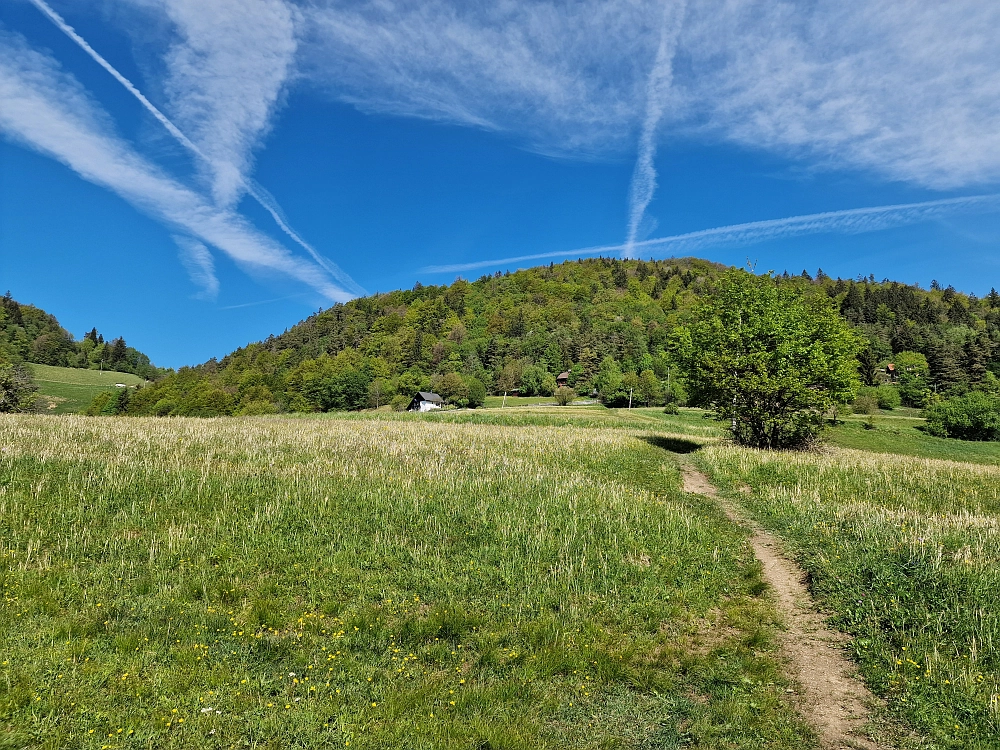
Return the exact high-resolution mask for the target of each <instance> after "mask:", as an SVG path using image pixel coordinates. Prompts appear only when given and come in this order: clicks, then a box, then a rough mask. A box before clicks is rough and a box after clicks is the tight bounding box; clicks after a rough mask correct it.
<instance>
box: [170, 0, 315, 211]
mask: <svg viewBox="0 0 1000 750" xmlns="http://www.w3.org/2000/svg"><path fill="white" fill-rule="evenodd" d="M163 11H164V12H165V13H166V15H167V17H168V18H169V19H170V21H171V22H172V24H173V25H174V27H175V29H176V38H175V39H174V40H173V42H172V43H171V44H170V46H169V48H168V49H167V51H166V54H165V60H166V70H167V76H166V80H165V81H164V89H165V92H166V95H167V100H168V101H167V110H168V111H169V112H170V115H171V119H172V120H173V121H174V122H176V123H177V125H178V126H179V128H180V129H181V130H182V131H183V132H184V133H185V135H187V137H189V138H190V139H191V140H192V141H193V142H194V143H195V144H197V146H198V148H199V150H200V152H201V154H202V155H203V156H204V161H203V164H204V165H206V166H207V167H208V169H209V172H210V174H209V175H208V176H207V177H208V181H209V185H210V188H211V192H212V194H213V196H214V197H215V200H216V202H217V203H218V204H219V205H221V206H232V205H234V204H235V203H236V201H237V200H238V199H239V197H240V196H241V195H242V194H243V192H244V190H245V188H246V180H245V175H248V174H250V173H251V171H252V152H253V149H254V148H255V147H256V146H257V145H258V144H259V143H260V140H261V138H262V136H263V135H264V134H266V132H267V131H268V129H269V128H270V124H271V117H272V115H273V113H274V111H275V108H276V106H277V103H278V98H279V96H280V94H281V91H282V88H283V87H284V85H285V83H286V81H287V80H288V77H289V75H290V74H291V72H292V70H293V67H294V62H295V52H296V49H297V47H298V43H297V40H296V37H295V16H296V10H295V8H294V6H291V5H289V4H288V3H286V2H283V0H212V1H211V2H205V1H204V0H164V1H163Z"/></svg>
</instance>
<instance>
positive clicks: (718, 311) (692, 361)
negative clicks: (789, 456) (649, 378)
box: [677, 271, 861, 449]
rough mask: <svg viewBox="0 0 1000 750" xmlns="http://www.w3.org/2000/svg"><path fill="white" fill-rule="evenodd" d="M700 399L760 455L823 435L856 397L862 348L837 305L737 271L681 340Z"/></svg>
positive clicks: (707, 301)
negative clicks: (832, 417)
mask: <svg viewBox="0 0 1000 750" xmlns="http://www.w3.org/2000/svg"><path fill="white" fill-rule="evenodd" d="M677 348H678V352H679V354H680V356H681V357H682V359H683V360H684V362H685V363H686V364H687V370H688V384H689V386H690V387H691V390H692V395H693V397H694V398H695V399H696V400H697V401H698V402H699V403H703V404H709V405H711V406H712V407H714V409H715V411H716V414H717V417H718V418H719V419H720V420H725V421H729V422H730V423H731V425H732V433H733V439H734V440H735V441H736V442H737V443H740V444H742V445H749V446H754V447H758V448H772V449H774V448H796V447H801V446H804V445H807V444H808V443H810V442H811V441H812V440H814V439H815V438H816V436H817V435H818V433H819V430H820V428H821V426H822V416H823V414H824V413H825V412H826V411H827V410H828V409H829V408H830V407H831V406H832V405H833V404H834V403H840V402H843V401H844V400H846V399H847V398H849V397H850V396H851V395H853V392H854V390H855V388H856V386H857V373H856V368H855V366H854V357H855V355H856V354H857V352H858V351H859V350H860V348H861V347H860V341H859V339H858V337H857V336H856V335H855V333H854V332H853V331H852V330H851V329H850V327H849V326H848V325H847V324H846V323H845V322H844V320H843V319H842V318H840V317H839V316H838V315H837V313H836V311H835V310H834V309H833V307H832V306H831V304H830V302H829V300H828V299H827V298H826V297H825V296H824V297H819V296H808V297H806V296H803V295H801V294H798V293H796V292H795V290H793V289H791V288H789V287H787V286H781V285H779V284H777V283H776V282H775V280H774V279H772V278H770V277H769V276H763V277H758V276H753V275H752V274H749V273H746V272H744V271H733V272H730V273H728V274H726V276H724V277H723V278H722V279H721V280H720V282H719V285H718V288H717V289H716V291H715V293H714V294H713V295H712V296H710V297H706V298H704V299H703V300H702V302H701V304H700V305H699V307H698V308H697V310H696V312H695V315H694V320H693V322H692V323H691V325H690V326H689V327H687V328H685V329H682V330H681V331H680V334H679V336H678V339H677Z"/></svg>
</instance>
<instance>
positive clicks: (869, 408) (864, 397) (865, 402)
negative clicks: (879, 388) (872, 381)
mask: <svg viewBox="0 0 1000 750" xmlns="http://www.w3.org/2000/svg"><path fill="white" fill-rule="evenodd" d="M869 390H875V389H874V388H872V389H865V391H863V392H861V393H859V394H858V396H857V398H855V399H854V404H853V409H854V413H855V414H869V415H871V414H874V413H875V412H877V411H878V399H877V398H876V397H875V395H874V394H873V393H870V392H866V391H869Z"/></svg>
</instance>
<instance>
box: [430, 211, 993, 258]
mask: <svg viewBox="0 0 1000 750" xmlns="http://www.w3.org/2000/svg"><path fill="white" fill-rule="evenodd" d="M997 211H1000V193H992V194H988V195H973V196H968V197H963V198H944V199H942V200H935V201H923V202H920V203H901V204H896V205H892V206H872V207H867V208H850V209H846V210H843V211H826V212H823V213H816V214H805V215H802V216H789V217H786V218H782V219H765V220H764V221H751V222H746V223H744V224H731V225H729V226H724V227H712V228H711V229H699V230H698V231H695V232H686V233H684V234H675V235H671V236H669V237H657V238H654V239H649V240H642V241H639V242H635V243H633V244H632V246H631V248H632V250H633V251H634V252H635V253H636V254H638V252H640V251H642V252H650V253H661V254H662V253H670V254H672V255H676V254H678V253H692V252H697V251H698V250H703V249H705V248H709V247H712V248H719V247H744V246H747V245H753V244H756V243H759V242H767V241H768V240H776V239H781V238H785V237H801V236H805V235H811V234H824V233H840V234H864V233H867V232H878V231H881V230H884V229H892V228H894V227H903V226H908V225H910V224H918V223H920V222H924V221H933V220H936V219H943V218H946V217H949V216H958V215H962V214H976V213H995V212H997ZM626 247H628V245H626V244H625V243H622V244H617V245H598V246H594V247H584V248H579V249H576V250H556V251H553V252H548V253H535V254H532V255H518V256H514V257H510V258H495V259H492V260H477V261H473V262H470V263H452V264H449V265H438V266H425V267H424V268H421V269H420V270H421V271H423V272H424V273H461V272H463V271H473V270H476V269H479V268H495V267H497V266H503V265H508V264H511V263H522V262H525V261H534V260H547V259H549V258H576V257H587V256H594V255H605V254H609V255H613V254H617V253H621V252H623V251H624V250H625V249H626Z"/></svg>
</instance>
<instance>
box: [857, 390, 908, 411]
mask: <svg viewBox="0 0 1000 750" xmlns="http://www.w3.org/2000/svg"><path fill="white" fill-rule="evenodd" d="M901 404H902V398H901V397H900V395H899V390H898V389H896V388H895V387H893V386H891V385H880V386H878V387H877V388H875V387H871V386H869V387H867V388H860V389H858V395H857V398H855V399H854V413H855V414H874V413H875V412H876V411H877V410H878V409H885V410H886V411H892V410H893V409H895V408H897V407H899V406H900V405H901Z"/></svg>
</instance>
